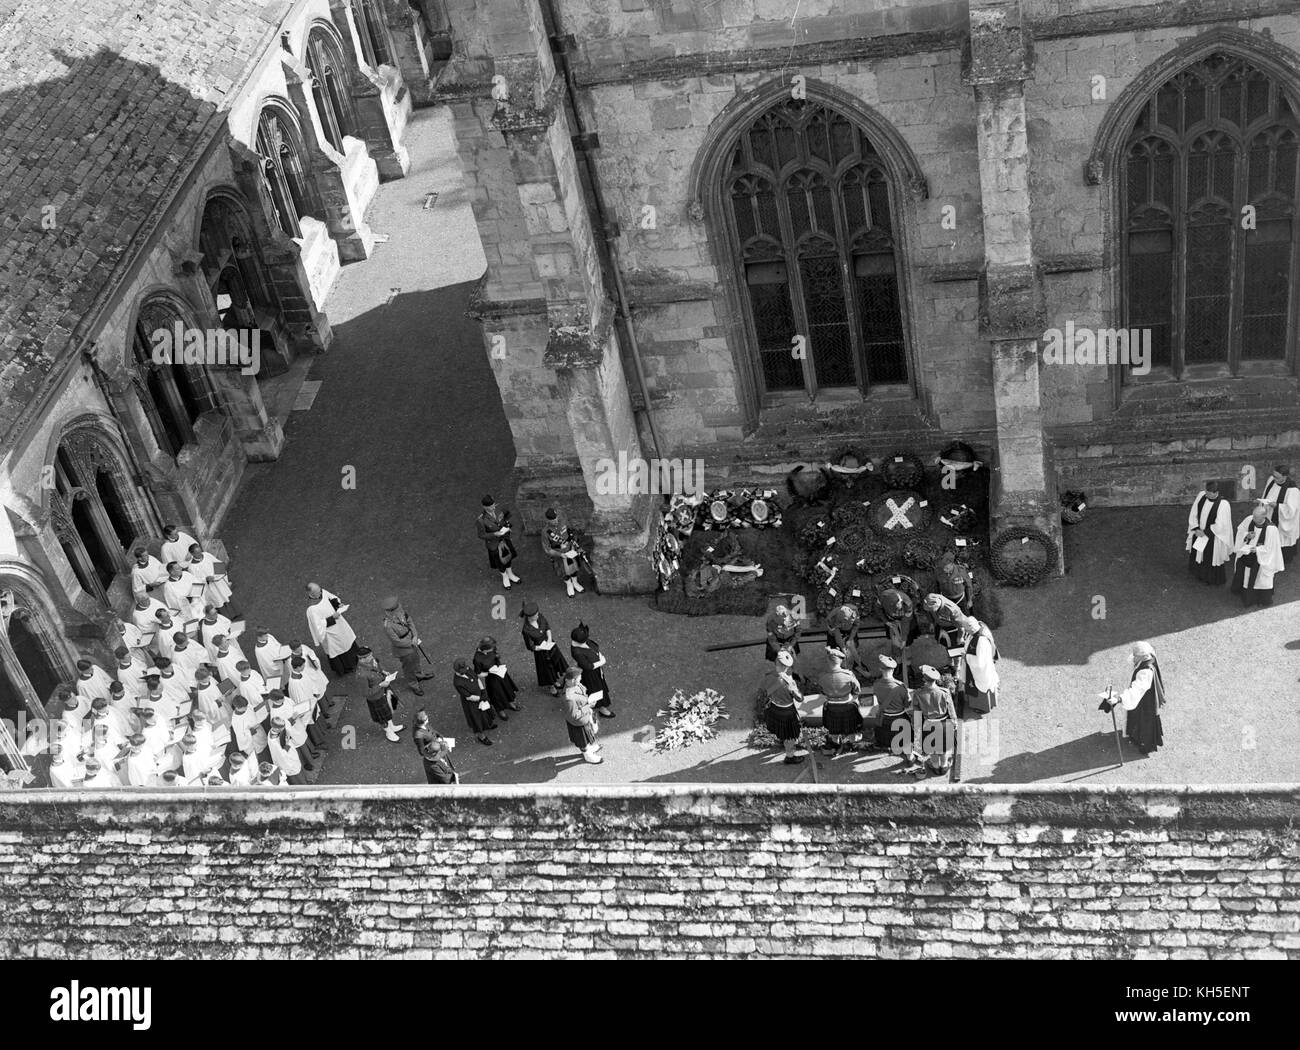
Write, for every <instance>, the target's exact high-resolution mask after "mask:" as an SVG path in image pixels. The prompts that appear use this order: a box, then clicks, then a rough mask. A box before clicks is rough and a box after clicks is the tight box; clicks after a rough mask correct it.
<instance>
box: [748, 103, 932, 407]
mask: <svg viewBox="0 0 1300 1050" xmlns="http://www.w3.org/2000/svg"><path fill="white" fill-rule="evenodd" d="M725 178H726V194H725V195H726V197H727V198H729V200H730V206H731V207H730V212H731V221H732V234H733V236H734V238H735V242H736V247H737V252H738V255H739V256H740V258H741V275H742V280H743V282H744V285H745V287H744V293H745V294H744V295H743V296H742V299H743V300H744V302H745V305H746V306H747V308H748V314H749V316H748V322H749V324H750V327H751V331H752V333H753V337H754V339H755V340H756V347H757V352H758V359H759V371H760V375H761V379H762V385H763V389H764V391H765V392H766V393H769V394H770V393H776V392H780V391H790V390H805V391H807V393H808V394H809V395H810V396H815V395H816V394H817V392H818V391H819V390H822V389H826V388H837V387H838V388H853V387H856V388H858V389H859V390H861V391H863V392H865V391H866V390H867V389H868V388H869V387H871V386H874V385H878V384H906V383H907V382H908V365H907V346H906V341H905V338H904V334H903V333H904V329H903V319H902V309H901V301H900V293H899V270H898V265H899V263H898V256H897V245H896V241H895V237H894V233H893V218H892V214H891V186H890V180H889V175H888V173H887V169H886V166H885V163H884V161H883V160H882V159H881V158H880V157H879V156H878V155H877V154H876V151H875V150H874V149H873V148H872V146H871V143H870V142H869V141H868V140H867V138H866V136H865V134H863V132H862V131H861V129H860V128H858V127H857V125H856V124H854V123H853V122H852V121H851V120H849V118H847V117H845V116H844V115H843V114H841V113H839V112H837V111H835V110H833V109H831V108H830V107H829V106H826V105H824V104H822V103H820V102H814V101H812V100H796V99H790V100H786V101H784V102H782V103H780V104H778V105H777V106H775V107H773V108H772V109H769V110H768V111H767V112H765V113H764V114H763V115H762V116H760V117H759V118H758V119H757V120H756V121H755V122H754V123H753V124H752V125H751V126H750V128H749V129H748V130H747V131H746V132H744V133H743V134H742V135H741V137H740V139H739V141H738V142H737V144H736V147H735V151H734V153H733V155H732V158H731V162H730V165H729V169H728V172H727V174H726V176H725ZM798 336H803V337H804V339H805V342H806V345H805V346H804V352H803V353H802V354H799V353H798V352H797V349H798V344H797V343H796V337H798Z"/></svg>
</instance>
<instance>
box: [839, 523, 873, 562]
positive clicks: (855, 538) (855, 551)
mask: <svg viewBox="0 0 1300 1050" xmlns="http://www.w3.org/2000/svg"><path fill="white" fill-rule="evenodd" d="M871 542H872V538H871V532H870V530H869V529H868V528H867V527H866V525H861V524H858V525H847V526H845V527H844V528H842V529H840V531H839V534H838V536H837V537H836V540H835V550H836V552H837V553H838V554H839V555H840V557H842V558H844V559H845V560H846V561H857V560H858V559H859V558H861V557H862V552H863V551H865V550H866V549H867V544H868V543H871Z"/></svg>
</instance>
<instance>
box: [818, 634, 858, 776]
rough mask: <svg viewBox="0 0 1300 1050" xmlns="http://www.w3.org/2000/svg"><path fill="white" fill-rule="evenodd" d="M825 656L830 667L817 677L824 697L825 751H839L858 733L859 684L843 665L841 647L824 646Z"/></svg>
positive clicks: (843, 656) (837, 752)
mask: <svg viewBox="0 0 1300 1050" xmlns="http://www.w3.org/2000/svg"><path fill="white" fill-rule="evenodd" d="M826 659H827V660H829V661H830V667H829V668H828V669H827V670H825V671H823V672H822V674H821V677H820V678H819V679H818V685H819V686H820V688H821V693H822V696H823V697H824V698H825V702H824V704H823V706H822V725H823V726H824V727H825V728H826V746H825V751H826V753H827V754H828V755H834V754H843V753H844V752H845V751H847V750H851V749H852V747H853V743H854V741H856V740H857V739H858V738H859V737H860V736H861V734H862V712H861V711H859V710H858V694H859V693H860V692H862V685H861V683H860V682H859V681H858V678H857V675H855V674H854V673H853V672H852V671H850V670H848V668H846V667H845V666H844V659H845V654H844V650H843V649H835V648H832V647H830V646H827V647H826Z"/></svg>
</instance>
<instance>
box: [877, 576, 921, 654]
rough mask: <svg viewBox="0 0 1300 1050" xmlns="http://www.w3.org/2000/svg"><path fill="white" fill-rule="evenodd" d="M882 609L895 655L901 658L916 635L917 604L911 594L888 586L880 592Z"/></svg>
mask: <svg viewBox="0 0 1300 1050" xmlns="http://www.w3.org/2000/svg"><path fill="white" fill-rule="evenodd" d="M880 611H881V612H882V613H883V614H884V617H885V630H886V631H887V632H888V633H889V645H890V648H891V649H893V653H892V655H893V657H894V658H895V659H896V660H901V659H902V657H903V653H904V652H905V651H906V649H907V647H908V645H909V644H910V643H911V641H912V639H913V638H915V637H916V605H915V603H914V602H913V601H912V598H911V595H909V594H908V593H907V592H906V591H902V590H899V589H898V588H897V587H886V588H885V589H884V590H883V591H881V592H880Z"/></svg>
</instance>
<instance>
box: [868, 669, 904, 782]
mask: <svg viewBox="0 0 1300 1050" xmlns="http://www.w3.org/2000/svg"><path fill="white" fill-rule="evenodd" d="M876 659H877V660H878V661H879V663H880V678H879V679H878V680H877V681H876V684H875V686H874V692H875V694H876V703H878V704H879V705H880V721H879V723H878V724H877V725H876V747H877V748H879V749H880V750H882V751H895V752H896V753H897V749H896V748H895V747H894V741H895V740H897V739H899V737H900V734H901V735H902V736H903V739H906V738H907V734H908V732H909V728H910V725H911V723H910V722H909V721H908V718H909V716H910V714H911V711H912V691H911V690H910V689H908V688H907V686H906V685H904V684H903V683H902V682H900V681H899V680H898V677H897V675H898V661H897V660H895V659H894V658H893V657H892V656H889V655H888V654H886V653H881V654H880V655H879V656H877V657H876ZM902 754H903V756H904V758H906V759H907V760H908V761H909V762H910V761H911V749H910V748H907V749H904V751H903V752H902Z"/></svg>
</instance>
